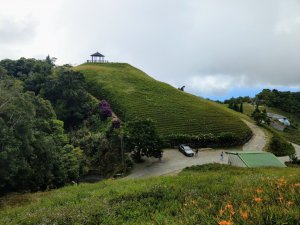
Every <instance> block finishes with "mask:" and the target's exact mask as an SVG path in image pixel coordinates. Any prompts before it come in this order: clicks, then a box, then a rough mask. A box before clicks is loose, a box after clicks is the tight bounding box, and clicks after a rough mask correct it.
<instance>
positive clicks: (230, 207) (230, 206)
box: [225, 204, 233, 210]
mask: <svg viewBox="0 0 300 225" xmlns="http://www.w3.org/2000/svg"><path fill="white" fill-rule="evenodd" d="M225 209H231V210H233V206H232V205H231V204H227V205H226V206H225Z"/></svg>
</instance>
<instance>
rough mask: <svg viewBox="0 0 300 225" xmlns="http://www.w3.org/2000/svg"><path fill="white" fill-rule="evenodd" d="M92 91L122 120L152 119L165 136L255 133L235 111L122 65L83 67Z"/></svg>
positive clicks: (243, 134)
mask: <svg viewBox="0 0 300 225" xmlns="http://www.w3.org/2000/svg"><path fill="white" fill-rule="evenodd" d="M75 69H76V70H78V71H81V72H82V73H83V74H85V76H86V78H87V80H88V82H89V84H90V92H91V93H92V94H93V95H94V96H96V97H97V98H99V99H103V98H105V99H107V100H108V101H109V102H110V103H111V105H112V107H113V110H114V111H116V112H117V113H118V114H119V116H120V117H121V119H123V120H125V121H126V120H130V119H134V118H135V117H139V118H151V119H152V120H153V121H154V122H155V124H156V126H157V129H158V132H159V133H160V134H161V135H162V136H165V135H171V134H188V135H198V134H208V133H212V134H214V135H218V134H220V133H222V132H232V133H233V134H235V135H237V136H238V137H240V138H243V137H246V136H247V135H249V133H251V131H250V130H249V128H248V127H247V126H246V125H245V124H244V123H243V122H242V121H241V120H240V119H239V117H238V116H236V114H235V113H233V112H232V110H227V109H224V107H222V106H220V105H218V104H216V103H213V102H210V101H207V100H204V99H202V98H199V97H197V96H194V95H191V94H188V93H185V92H182V91H179V90H177V89H176V88H174V87H172V86H170V85H168V84H166V83H163V82H159V81H156V80H155V79H153V78H151V77H150V76H148V75H147V74H145V73H144V72H142V71H140V70H138V69H136V68H134V67H132V66H130V65H128V64H121V63H107V64H83V65H80V66H78V67H76V68H75Z"/></svg>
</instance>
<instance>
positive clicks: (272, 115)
mask: <svg viewBox="0 0 300 225" xmlns="http://www.w3.org/2000/svg"><path fill="white" fill-rule="evenodd" d="M267 116H268V117H269V118H270V119H273V120H276V121H279V122H280V123H282V124H283V125H285V126H290V125H291V123H290V121H289V120H288V119H287V118H286V117H285V116H282V115H279V114H275V113H267Z"/></svg>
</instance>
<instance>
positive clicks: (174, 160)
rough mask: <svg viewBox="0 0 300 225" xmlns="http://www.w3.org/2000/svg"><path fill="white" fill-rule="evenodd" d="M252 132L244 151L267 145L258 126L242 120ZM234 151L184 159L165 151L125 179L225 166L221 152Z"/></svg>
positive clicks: (210, 151) (202, 153) (205, 152)
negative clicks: (210, 164) (200, 166)
mask: <svg viewBox="0 0 300 225" xmlns="http://www.w3.org/2000/svg"><path fill="white" fill-rule="evenodd" d="M243 121H244V122H245V123H246V124H247V125H248V126H249V127H250V129H251V130H252V132H253V134H254V135H253V137H252V138H251V140H250V141H249V142H248V143H246V144H245V145H244V146H243V150H245V151H251V150H255V151H262V150H263V148H264V146H265V144H266V143H267V137H266V135H265V133H264V132H263V131H262V130H261V128H259V127H258V126H256V125H254V124H252V123H250V122H248V121H245V120H243ZM235 150H236V149H234V148H233V149H226V150H224V149H217V150H215V149H209V148H206V149H201V150H200V151H199V154H198V157H186V156H184V155H183V154H182V153H180V152H179V151H178V150H177V149H165V150H164V155H163V158H162V160H161V161H159V160H157V159H154V158H150V159H145V160H146V161H145V162H144V163H142V164H137V165H135V167H134V170H133V171H132V173H131V174H130V175H129V176H127V177H126V178H125V179H127V178H142V177H151V176H161V175H174V174H177V173H179V172H180V171H181V170H182V169H184V168H185V167H188V166H193V165H202V164H206V163H223V164H227V161H228V158H227V155H226V154H225V156H224V159H223V161H222V160H221V157H220V155H221V153H222V151H235Z"/></svg>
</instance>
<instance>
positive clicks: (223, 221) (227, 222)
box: [219, 220, 232, 225]
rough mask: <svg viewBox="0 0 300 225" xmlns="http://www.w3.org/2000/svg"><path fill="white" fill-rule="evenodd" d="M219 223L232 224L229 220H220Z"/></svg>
mask: <svg viewBox="0 0 300 225" xmlns="http://www.w3.org/2000/svg"><path fill="white" fill-rule="evenodd" d="M219 225H232V222H231V221H226V220H222V221H220V222H219Z"/></svg>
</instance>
